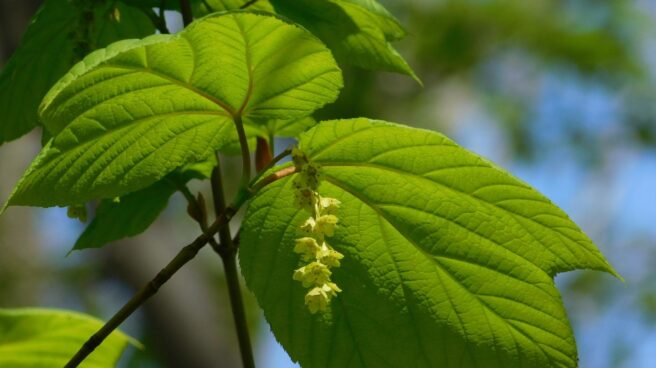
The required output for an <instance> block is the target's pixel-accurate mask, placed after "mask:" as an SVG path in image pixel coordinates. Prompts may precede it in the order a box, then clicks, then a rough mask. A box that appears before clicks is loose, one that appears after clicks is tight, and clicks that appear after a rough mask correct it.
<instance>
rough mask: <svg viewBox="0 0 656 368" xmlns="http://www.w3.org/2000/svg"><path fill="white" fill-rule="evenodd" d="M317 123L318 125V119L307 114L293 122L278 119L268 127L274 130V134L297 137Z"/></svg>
mask: <svg viewBox="0 0 656 368" xmlns="http://www.w3.org/2000/svg"><path fill="white" fill-rule="evenodd" d="M315 125H317V121H316V120H314V118H313V117H311V116H306V117H304V118H300V119H296V120H294V121H291V122H286V121H280V120H276V121H273V122H270V123H269V126H268V128H269V130H270V131H271V132H272V135H277V136H281V137H296V136H297V135H299V134H300V133H303V132H304V131H306V130H308V129H309V128H310V127H313V126H315Z"/></svg>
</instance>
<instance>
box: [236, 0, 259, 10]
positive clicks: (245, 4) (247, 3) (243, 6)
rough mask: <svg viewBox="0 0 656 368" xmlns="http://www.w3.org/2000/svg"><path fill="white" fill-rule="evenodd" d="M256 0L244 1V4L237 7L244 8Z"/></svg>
mask: <svg viewBox="0 0 656 368" xmlns="http://www.w3.org/2000/svg"><path fill="white" fill-rule="evenodd" d="M256 2H257V0H249V1H247V2H246V3H244V5H242V6H240V7H239V9H246V8H248V7H249V6H251V5H253V4H255V3H256Z"/></svg>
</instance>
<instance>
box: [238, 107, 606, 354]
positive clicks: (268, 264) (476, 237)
mask: <svg viewBox="0 0 656 368" xmlns="http://www.w3.org/2000/svg"><path fill="white" fill-rule="evenodd" d="M299 147H300V149H301V150H302V151H303V152H305V153H306V154H307V155H308V156H309V158H310V160H311V161H312V162H314V163H316V164H319V165H321V167H322V168H321V172H322V175H323V176H322V178H323V179H322V184H321V186H320V187H319V189H318V192H319V193H321V195H324V196H329V197H333V198H336V199H338V200H339V201H341V202H342V205H341V207H340V222H339V226H338V228H337V231H336V233H335V236H334V238H332V241H331V245H332V246H333V247H334V248H335V249H336V250H337V251H339V252H340V253H343V254H344V259H343V260H341V264H342V266H341V267H340V268H339V269H336V270H335V272H334V273H333V276H332V277H333V279H334V281H335V282H336V283H337V284H338V285H339V286H340V288H341V289H342V290H343V292H342V293H341V294H340V296H339V298H337V299H336V300H335V301H334V302H333V304H332V305H331V312H330V313H328V314H326V315H323V316H321V317H316V316H312V315H310V313H308V312H307V310H306V308H305V306H304V304H303V295H304V291H305V290H304V289H303V288H302V287H300V286H299V285H298V283H297V282H295V281H294V280H292V278H291V277H290V276H289V275H290V274H291V273H292V272H293V270H294V269H296V268H297V267H298V265H299V260H298V257H297V256H296V254H294V252H293V247H294V239H295V238H296V237H297V229H298V226H300V224H301V223H302V221H303V220H304V219H305V217H307V215H306V214H305V213H303V212H302V211H299V210H298V209H297V208H296V207H295V206H293V203H294V202H293V201H294V192H293V187H292V185H291V184H292V181H293V178H294V176H291V177H286V178H284V179H282V180H279V181H278V182H276V183H274V184H273V185H270V186H269V187H267V188H266V189H264V190H263V191H262V192H261V193H258V194H257V196H256V198H255V199H254V200H253V201H252V203H251V205H250V207H249V209H248V212H247V214H246V217H245V220H244V225H243V230H242V233H241V239H242V243H241V244H242V245H241V248H240V260H241V266H242V270H243V273H244V276H245V278H246V281H247V284H248V286H249V288H250V289H251V290H252V291H253V292H254V293H255V296H256V297H257V299H258V302H259V304H260V306H261V307H262V308H263V309H264V313H265V316H266V318H267V320H268V321H269V323H270V324H271V328H272V330H273V331H274V334H275V335H276V337H277V339H278V340H279V341H280V342H281V344H282V345H283V346H284V347H285V349H286V350H287V351H288V352H289V353H290V355H291V357H292V359H294V360H296V361H299V362H300V363H301V365H303V366H325V367H345V366H348V367H378V366H394V367H482V366H484V367H546V366H555V367H575V366H576V365H577V364H576V362H577V353H576V345H575V342H574V336H573V334H572V330H571V327H570V325H569V323H568V320H567V316H566V313H565V310H564V307H563V304H562V301H561V297H560V294H559V293H558V290H557V289H556V288H555V286H554V281H553V277H554V275H555V274H556V273H558V272H564V271H570V270H575V269H583V268H588V269H595V270H601V271H606V272H610V273H612V274H615V272H614V271H613V269H612V268H611V266H610V265H609V264H608V263H607V262H606V260H605V259H604V257H603V256H602V255H601V253H600V252H599V251H598V250H597V249H596V247H595V246H594V244H593V243H592V242H591V241H590V239H588V237H587V236H586V235H585V234H584V233H583V232H582V231H581V230H580V229H579V228H578V227H577V226H576V225H575V224H574V223H573V222H572V221H571V220H570V219H569V218H568V217H567V215H566V214H565V213H563V211H561V210H560V209H559V208H558V207H556V206H555V205H553V204H552V203H551V202H550V201H549V200H548V199H546V198H545V197H544V196H542V195H541V194H540V193H538V192H537V191H535V190H534V189H532V188H531V187H530V186H528V185H527V184H525V183H523V182H522V181H520V180H518V179H516V178H514V177H513V176H511V175H510V174H508V173H507V172H505V171H504V170H502V169H500V168H499V167H497V166H495V165H494V164H491V163H490V162H489V161H487V160H485V159H483V158H481V157H480V156H477V155H475V154H473V153H471V152H469V151H467V150H465V149H463V148H461V147H459V146H458V145H456V144H455V143H454V142H453V141H451V140H449V139H448V138H446V137H445V136H443V135H441V134H439V133H435V132H430V131H425V130H419V129H413V128H409V127H404V126H400V125H395V124H391V123H385V122H378V121H371V120H367V119H354V120H342V121H329V122H323V123H320V124H319V125H318V126H316V127H315V128H313V129H311V130H310V131H308V132H307V133H304V134H303V135H301V138H300V145H299Z"/></svg>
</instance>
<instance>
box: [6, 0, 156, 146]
mask: <svg viewBox="0 0 656 368" xmlns="http://www.w3.org/2000/svg"><path fill="white" fill-rule="evenodd" d="M117 7H118V9H119V12H120V14H121V18H120V21H116V20H115V19H114V18H110V17H108V16H107V14H108V13H107V12H108V11H109V10H110V9H108V7H107V6H106V5H104V6H101V7H98V8H97V9H96V21H95V23H94V26H93V27H92V30H91V32H92V38H93V40H92V41H93V42H92V43H93V44H96V45H98V46H99V47H104V46H106V45H108V44H109V43H111V42H114V41H117V40H120V39H122V38H134V37H145V36H147V35H149V34H153V33H154V28H153V26H152V25H151V24H150V21H148V19H147V18H146V17H145V16H143V15H142V14H141V13H140V12H139V11H137V10H136V9H133V8H130V7H128V6H125V5H123V4H121V3H118V5H117ZM77 17H78V14H77V12H76V10H75V8H73V6H72V5H71V4H70V2H69V1H68V0H46V1H45V2H44V4H43V6H42V7H41V8H40V9H39V11H38V12H37V14H36V15H35V16H34V18H33V19H32V22H31V23H30V26H29V27H28V29H27V31H26V33H25V35H24V36H23V39H22V41H21V44H20V47H19V48H18V50H17V51H16V52H15V53H14V54H13V55H12V57H11V59H9V61H8V62H7V65H6V66H5V67H4V68H3V69H2V73H1V74H0V116H2V123H1V124H0V143H3V142H6V141H10V140H12V139H16V138H18V137H20V136H21V135H23V134H25V133H27V132H29V131H30V130H32V129H33V128H34V127H36V126H37V125H38V124H39V121H38V117H37V109H38V106H39V102H41V99H42V98H43V96H44V95H45V94H46V92H47V91H48V89H49V88H50V87H52V85H53V84H54V83H55V82H56V81H57V79H59V78H60V77H61V76H62V75H64V73H66V71H67V70H68V69H69V68H70V67H71V66H72V65H73V61H74V55H73V50H74V47H75V43H74V41H73V33H74V31H75V27H76V25H77V24H78V20H77Z"/></svg>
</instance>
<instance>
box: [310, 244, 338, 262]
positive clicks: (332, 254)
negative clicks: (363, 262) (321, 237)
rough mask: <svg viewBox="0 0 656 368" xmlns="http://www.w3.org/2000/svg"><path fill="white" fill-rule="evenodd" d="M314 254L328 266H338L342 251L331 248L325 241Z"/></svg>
mask: <svg viewBox="0 0 656 368" xmlns="http://www.w3.org/2000/svg"><path fill="white" fill-rule="evenodd" d="M315 254H316V258H317V260H318V261H319V262H321V263H323V264H325V265H326V266H328V267H339V266H340V263H339V260H340V259H342V258H344V255H343V254H342V253H340V252H338V251H336V250H334V249H332V248H331V247H330V246H329V245H328V244H326V243H325V242H324V243H323V244H322V245H321V248H320V249H319V251H318V252H316V253H315Z"/></svg>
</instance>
